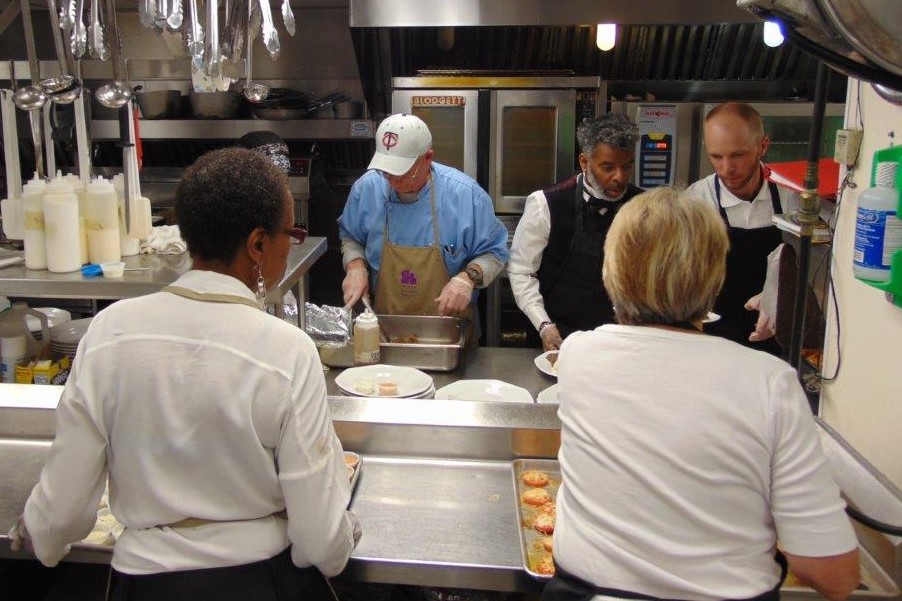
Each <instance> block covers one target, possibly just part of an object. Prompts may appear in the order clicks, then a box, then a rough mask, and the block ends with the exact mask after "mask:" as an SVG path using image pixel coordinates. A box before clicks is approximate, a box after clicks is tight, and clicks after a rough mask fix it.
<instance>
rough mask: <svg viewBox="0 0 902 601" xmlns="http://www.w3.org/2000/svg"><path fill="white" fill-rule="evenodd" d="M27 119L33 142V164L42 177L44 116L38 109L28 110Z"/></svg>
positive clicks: (42, 177)
mask: <svg viewBox="0 0 902 601" xmlns="http://www.w3.org/2000/svg"><path fill="white" fill-rule="evenodd" d="M28 120H29V121H30V122H31V141H32V142H33V143H34V166H35V171H37V172H38V177H39V178H41V179H44V173H45V172H44V141H43V139H42V136H41V129H42V127H41V126H42V125H43V121H44V118H43V116H42V115H41V111H40V110H36V111H28Z"/></svg>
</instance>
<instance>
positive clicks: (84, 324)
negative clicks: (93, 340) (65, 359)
mask: <svg viewBox="0 0 902 601" xmlns="http://www.w3.org/2000/svg"><path fill="white" fill-rule="evenodd" d="M91 319H92V318H91V317H86V318H84V319H73V320H72V321H67V322H65V323H61V324H59V325H55V326H53V327H52V328H50V352H51V353H53V354H55V355H69V356H70V357H73V356H75V351H76V350H78V343H79V342H81V339H82V338H83V337H84V335H85V332H87V331H88V326H89V325H90V324H91Z"/></svg>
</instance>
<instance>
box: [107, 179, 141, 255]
mask: <svg viewBox="0 0 902 601" xmlns="http://www.w3.org/2000/svg"><path fill="white" fill-rule="evenodd" d="M113 188H115V189H116V197H117V198H118V200H119V249H120V252H121V253H122V256H123V257H132V256H134V255H136V254H138V251H139V250H140V249H141V241H140V240H139V239H138V238H134V237H132V236H129V235H128V226H127V225H126V223H125V176H123V175H122V174H121V173H120V174H118V175H114V176H113Z"/></svg>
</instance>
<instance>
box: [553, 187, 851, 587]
mask: <svg viewBox="0 0 902 601" xmlns="http://www.w3.org/2000/svg"><path fill="white" fill-rule="evenodd" d="M728 246H729V245H728V239H727V234H726V230H725V227H724V224H723V222H722V221H721V220H720V219H719V217H718V215H717V213H716V212H715V211H714V209H713V208H711V207H710V206H708V205H706V204H704V203H698V202H695V201H694V200H691V199H689V198H687V197H686V196H685V195H684V194H681V193H679V192H677V191H674V190H672V189H669V188H658V189H655V190H653V191H650V192H646V193H643V194H640V195H639V196H636V197H635V198H634V199H632V200H631V201H630V202H629V203H627V204H626V205H625V206H624V207H623V208H622V209H621V210H620V211H619V212H618V213H617V216H616V217H615V218H614V222H613V224H612V226H611V229H610V231H609V232H608V235H607V238H606V239H605V249H604V257H605V258H604V265H603V273H604V275H603V281H604V286H605V288H606V290H607V291H608V294H609V295H610V298H611V300H612V302H613V304H614V309H615V313H616V317H617V321H618V323H617V324H608V325H604V326H601V327H599V328H597V329H595V330H593V331H588V332H575V333H573V334H571V335H570V336H569V337H568V338H567V339H566V340H565V341H564V344H563V346H562V347H561V351H560V355H559V358H558V361H557V363H556V367H557V370H558V385H559V391H558V398H559V399H560V409H559V412H558V414H559V416H560V419H561V448H560V453H559V459H560V464H561V474H562V481H563V482H562V485H561V488H560V489H559V491H558V495H557V523H556V525H555V531H554V562H555V566H556V570H557V571H556V574H555V577H554V579H553V580H552V581H551V583H549V585H548V586H547V587H546V589H545V594H544V596H543V600H552V601H559V600H564V599H567V600H570V601H572V600H574V599H593V598H595V599H597V598H603V597H615V598H617V597H628V598H633V599H685V600H692V601H715V600H721V599H746V600H751V599H754V600H757V601H771V600H776V599H779V587H780V583H781V582H782V579H783V575H785V574H781V567H780V565H779V564H778V561H775V559H782V556H775V552H776V550H777V545H778V541H779V545H780V547H781V549H782V551H783V555H785V558H786V560H788V562H789V567H790V568H791V569H792V570H793V572H794V573H795V574H796V576H798V577H799V578H800V580H801V581H802V582H804V583H805V584H808V585H810V586H812V587H813V588H814V589H816V590H817V591H818V592H820V593H821V594H823V595H824V596H825V597H827V598H829V599H832V600H837V599H843V598H845V597H846V596H848V595H849V593H850V592H851V591H852V590H853V589H854V588H855V586H856V585H857V584H858V580H859V572H858V570H859V568H858V551H857V549H858V544H857V540H856V538H855V533H854V532H853V530H852V527H851V524H850V523H849V520H848V518H847V517H846V516H845V513H844V512H843V502H842V500H841V499H840V496H839V490H838V488H837V486H836V484H835V483H834V482H833V480H832V478H831V475H830V472H829V469H828V467H827V464H826V460H825V459H824V456H823V452H822V450H821V447H820V441H819V438H818V433H817V428H816V426H815V423H814V420H813V419H812V416H811V410H810V409H809V408H808V402H807V399H806V398H805V395H804V393H803V391H802V389H801V387H800V386H799V383H798V380H797V377H796V372H795V371H794V370H793V369H792V368H791V367H790V366H789V365H787V364H786V363H785V362H783V361H782V360H780V359H778V358H776V357H773V356H771V355H768V354H766V353H764V352H761V351H755V350H752V349H749V348H746V347H743V346H740V345H739V344H736V343H734V342H731V341H729V340H726V339H724V338H720V337H716V336H706V335H705V334H704V333H703V332H702V321H703V319H704V317H705V315H706V313H707V312H708V310H709V309H710V308H711V307H712V306H713V303H714V299H715V298H716V296H717V293H718V291H719V290H720V287H721V285H722V283H723V279H724V270H725V259H726V254H727V250H728ZM784 565H785V564H784Z"/></svg>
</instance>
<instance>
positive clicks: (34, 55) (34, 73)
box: [19, 0, 41, 85]
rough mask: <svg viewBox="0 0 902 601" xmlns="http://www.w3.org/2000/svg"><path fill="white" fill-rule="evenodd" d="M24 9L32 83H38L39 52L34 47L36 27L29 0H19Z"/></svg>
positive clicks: (26, 48) (26, 42) (23, 24)
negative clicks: (32, 19) (33, 22)
mask: <svg viewBox="0 0 902 601" xmlns="http://www.w3.org/2000/svg"><path fill="white" fill-rule="evenodd" d="M19 6H20V7H21V9H22V27H23V28H24V29H25V51H26V52H28V70H29V71H31V83H33V84H35V85H37V83H38V82H39V81H40V80H41V74H40V73H39V72H38V71H39V69H40V67H39V66H38V52H37V50H36V49H35V47H34V27H33V26H32V24H31V5H30V4H29V3H28V0H19Z"/></svg>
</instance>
